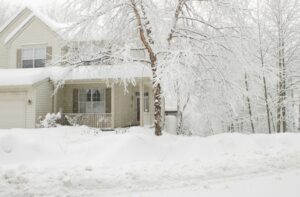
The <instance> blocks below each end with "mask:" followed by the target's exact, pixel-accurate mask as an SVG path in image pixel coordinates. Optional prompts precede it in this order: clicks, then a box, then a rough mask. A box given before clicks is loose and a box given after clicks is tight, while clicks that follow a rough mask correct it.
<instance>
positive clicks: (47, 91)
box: [35, 81, 53, 123]
mask: <svg viewBox="0 0 300 197" xmlns="http://www.w3.org/2000/svg"><path fill="white" fill-rule="evenodd" d="M35 92H36V94H35V98H36V99H35V123H38V122H39V117H42V118H44V117H45V115H46V114H47V113H52V109H53V106H52V105H53V96H52V92H53V86H52V85H51V83H50V82H49V81H44V82H42V83H41V84H39V85H38V86H37V87H36V89H35Z"/></svg>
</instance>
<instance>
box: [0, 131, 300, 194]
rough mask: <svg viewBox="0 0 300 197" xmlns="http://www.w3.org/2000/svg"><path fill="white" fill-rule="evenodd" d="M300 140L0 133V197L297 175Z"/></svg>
mask: <svg viewBox="0 0 300 197" xmlns="http://www.w3.org/2000/svg"><path fill="white" fill-rule="evenodd" d="M299 141H300V135H299V134H296V133H285V134H274V135H267V134H256V135H242V134H237V133H227V134H219V135H215V136H210V137H206V138H203V137H195V136H194V137H183V136H175V135H170V134H167V133H164V135H163V136H162V137H156V136H154V134H153V130H152V129H144V128H140V127H134V128H130V129H120V130H117V131H115V132H99V131H98V130H93V129H90V128H87V127H59V128H50V129H32V130H31V129H27V130H26V129H12V130H0V160H1V165H0V196H1V195H2V194H3V195H4V196H18V195H23V194H24V192H25V190H26V188H27V190H26V192H28V193H29V194H32V195H35V196H39V195H40V196H41V195H46V196H55V194H56V195H58V196H59V194H62V192H66V193H67V194H69V195H70V196H80V195H81V196H84V195H86V196H100V195H102V196H111V195H113V194H114V195H118V194H120V193H123V192H127V193H128V192H129V193H130V192H137V191H144V190H152V191H154V190H155V191H157V190H160V189H168V188H177V187H179V188H180V187H183V188H184V187H186V186H188V185H190V184H199V182H203V181H204V182H207V181H212V180H225V179H232V178H236V177H245V176H252V175H255V174H266V173H267V174H274V173H281V172H286V171H294V170H300V143H299ZM40 187H43V188H44V189H43V190H40ZM45 191H47V192H48V193H47V192H46V193H45ZM1 192H2V194H1ZM41 192H42V193H41ZM153 195H154V194H153ZM154 196H155V195H154Z"/></svg>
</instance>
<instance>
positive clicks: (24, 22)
mask: <svg viewBox="0 0 300 197" xmlns="http://www.w3.org/2000/svg"><path fill="white" fill-rule="evenodd" d="M33 16H34V14H30V15H29V16H28V17H27V18H26V19H25V20H24V21H23V22H22V23H21V24H20V25H19V26H18V27H17V28H15V29H14V30H13V31H12V32H11V33H10V34H8V35H7V36H6V38H5V39H4V44H6V43H7V42H9V41H10V40H11V39H12V38H13V37H14V36H15V35H16V34H17V33H18V32H19V31H20V30H21V29H22V28H23V27H24V26H25V25H26V24H27V23H28V22H29V21H30V20H31V19H32V18H33Z"/></svg>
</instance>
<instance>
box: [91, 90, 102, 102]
mask: <svg viewBox="0 0 300 197" xmlns="http://www.w3.org/2000/svg"><path fill="white" fill-rule="evenodd" d="M100 100H101V99H100V92H99V90H93V101H100Z"/></svg>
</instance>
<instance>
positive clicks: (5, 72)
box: [0, 68, 49, 86]
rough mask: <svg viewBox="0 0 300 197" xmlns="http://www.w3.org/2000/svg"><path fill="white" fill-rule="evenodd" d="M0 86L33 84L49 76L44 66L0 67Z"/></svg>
mask: <svg viewBox="0 0 300 197" xmlns="http://www.w3.org/2000/svg"><path fill="white" fill-rule="evenodd" d="M0 76H1V77H0V86H20V85H33V84H35V83H38V82H40V81H42V80H44V79H47V78H49V73H48V72H47V71H46V70H45V69H44V68H35V69H33V68H28V69H0Z"/></svg>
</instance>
